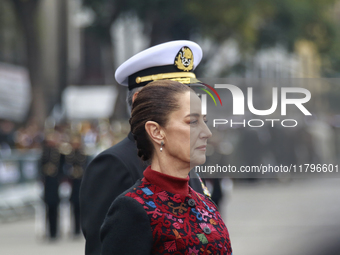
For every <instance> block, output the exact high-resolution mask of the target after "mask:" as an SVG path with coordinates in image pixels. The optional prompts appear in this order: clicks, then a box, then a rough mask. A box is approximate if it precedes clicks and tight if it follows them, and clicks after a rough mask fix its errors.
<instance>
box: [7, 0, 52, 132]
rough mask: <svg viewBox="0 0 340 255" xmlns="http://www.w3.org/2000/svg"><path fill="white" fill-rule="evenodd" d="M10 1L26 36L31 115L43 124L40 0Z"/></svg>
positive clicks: (43, 100) (44, 115)
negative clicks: (38, 19)
mask: <svg viewBox="0 0 340 255" xmlns="http://www.w3.org/2000/svg"><path fill="white" fill-rule="evenodd" d="M9 1H10V2H11V3H12V4H13V7H14V10H15V13H16V16H17V19H18V20H19V23H20V25H21V28H22V31H23V34H24V38H25V46H26V54H27V68H28V71H29V74H30V80H31V86H32V106H31V110H30V114H29V117H34V119H35V121H37V123H38V124H39V125H43V123H44V120H45V117H46V112H45V109H46V108H45V106H46V104H45V97H44V93H43V81H42V75H41V61H40V60H41V59H40V44H39V38H40V37H39V29H38V24H37V16H38V15H37V11H38V6H39V2H40V0H25V1H22V0H9Z"/></svg>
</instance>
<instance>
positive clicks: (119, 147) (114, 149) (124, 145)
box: [97, 137, 137, 157]
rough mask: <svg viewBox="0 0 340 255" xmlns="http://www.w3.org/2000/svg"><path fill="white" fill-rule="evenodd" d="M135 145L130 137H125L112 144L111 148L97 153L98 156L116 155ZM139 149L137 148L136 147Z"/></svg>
mask: <svg viewBox="0 0 340 255" xmlns="http://www.w3.org/2000/svg"><path fill="white" fill-rule="evenodd" d="M134 146H135V144H134V142H133V141H131V140H130V139H129V137H125V138H124V139H123V140H121V141H120V142H119V143H117V144H115V145H113V146H111V147H110V148H108V149H106V150H104V151H102V152H101V153H99V154H98V155H97V157H101V156H107V155H115V156H120V155H121V154H124V153H125V150H126V149H129V148H131V147H132V148H133V147H134ZM136 150H137V148H136Z"/></svg>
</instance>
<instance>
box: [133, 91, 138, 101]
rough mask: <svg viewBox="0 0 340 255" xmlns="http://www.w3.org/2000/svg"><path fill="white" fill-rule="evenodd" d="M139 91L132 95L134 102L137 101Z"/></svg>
mask: <svg viewBox="0 0 340 255" xmlns="http://www.w3.org/2000/svg"><path fill="white" fill-rule="evenodd" d="M138 93H139V91H137V92H135V94H133V96H132V103H133V102H134V101H135V99H136V97H137V95H138Z"/></svg>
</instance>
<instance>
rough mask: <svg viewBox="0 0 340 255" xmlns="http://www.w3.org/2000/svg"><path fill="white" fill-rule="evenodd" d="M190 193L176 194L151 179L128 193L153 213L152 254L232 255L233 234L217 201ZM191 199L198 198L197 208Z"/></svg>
mask: <svg viewBox="0 0 340 255" xmlns="http://www.w3.org/2000/svg"><path fill="white" fill-rule="evenodd" d="M189 194H190V196H183V195H180V194H172V193H169V192H167V191H164V190H162V189H160V188H159V187H157V186H156V185H153V184H151V183H149V182H147V181H142V182H141V184H140V185H139V186H138V187H137V188H136V190H133V191H132V192H129V193H127V194H126V196H129V197H132V198H134V199H135V200H136V201H138V202H139V203H140V204H141V205H143V206H144V209H145V211H146V213H147V215H148V216H149V219H150V227H151V230H152V234H153V250H152V254H169V253H173V254H188V255H198V254H219V255H222V254H223V255H231V254H232V249H231V245H230V240H229V233H228V230H227V228H226V226H225V225H224V223H223V220H222V218H221V215H220V214H219V212H218V211H217V209H216V206H215V205H214V203H213V202H212V201H210V200H209V199H208V198H207V197H205V196H204V195H201V194H198V193H196V192H195V191H194V190H192V189H191V188H190V191H189ZM189 199H193V200H194V201H195V205H194V206H193V207H190V206H189V205H188V200H189ZM207 228H209V229H210V231H207Z"/></svg>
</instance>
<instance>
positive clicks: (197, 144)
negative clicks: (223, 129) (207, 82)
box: [164, 91, 211, 167]
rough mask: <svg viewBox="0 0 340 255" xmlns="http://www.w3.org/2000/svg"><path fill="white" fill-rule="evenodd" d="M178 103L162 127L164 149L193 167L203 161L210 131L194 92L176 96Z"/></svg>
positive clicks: (171, 155) (169, 154) (199, 101)
mask: <svg viewBox="0 0 340 255" xmlns="http://www.w3.org/2000/svg"><path fill="white" fill-rule="evenodd" d="M178 104H179V105H180V109H179V110H176V111H174V112H172V113H171V114H170V116H169V119H168V122H167V125H166V127H165V128H164V131H165V139H164V144H165V145H164V151H166V153H167V154H168V156H170V157H173V158H174V160H179V161H182V162H183V163H186V164H190V167H194V166H196V165H200V164H203V163H204V162H205V152H206V145H207V139H208V138H209V137H210V136H211V132H210V130H209V128H208V126H207V125H206V123H205V121H206V116H203V115H202V114H201V100H200V99H199V98H198V96H197V95H196V94H195V93H194V92H190V91H187V92H185V93H183V94H181V95H180V96H178Z"/></svg>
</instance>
